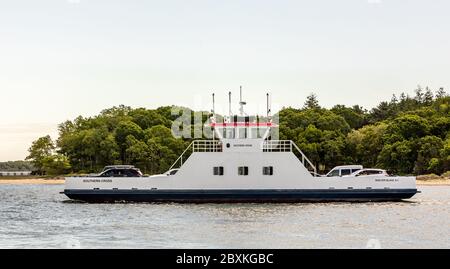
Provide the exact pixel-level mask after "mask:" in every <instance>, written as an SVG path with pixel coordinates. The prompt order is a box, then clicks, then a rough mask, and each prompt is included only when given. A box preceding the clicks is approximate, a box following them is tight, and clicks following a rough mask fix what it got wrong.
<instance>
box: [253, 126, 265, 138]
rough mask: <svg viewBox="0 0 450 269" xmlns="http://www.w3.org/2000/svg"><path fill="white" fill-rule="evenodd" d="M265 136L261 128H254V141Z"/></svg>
mask: <svg viewBox="0 0 450 269" xmlns="http://www.w3.org/2000/svg"><path fill="white" fill-rule="evenodd" d="M263 135H264V133H263V130H262V129H260V128H252V132H251V138H252V139H257V138H262V137H263Z"/></svg>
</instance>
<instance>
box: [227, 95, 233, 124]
mask: <svg viewBox="0 0 450 269" xmlns="http://www.w3.org/2000/svg"><path fill="white" fill-rule="evenodd" d="M228 100H229V101H228V107H229V109H228V113H229V114H228V116H229V117H230V122H231V117H232V116H233V115H232V113H231V92H228Z"/></svg>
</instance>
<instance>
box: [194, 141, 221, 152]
mask: <svg viewBox="0 0 450 269" xmlns="http://www.w3.org/2000/svg"><path fill="white" fill-rule="evenodd" d="M192 147H193V148H192V150H193V152H222V143H220V141H219V140H195V141H194V142H193V145H192Z"/></svg>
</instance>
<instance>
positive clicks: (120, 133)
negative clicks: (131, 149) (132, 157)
mask: <svg viewBox="0 0 450 269" xmlns="http://www.w3.org/2000/svg"><path fill="white" fill-rule="evenodd" d="M129 135H132V136H134V137H135V138H136V139H141V138H142V136H143V131H142V128H141V127H140V126H139V125H137V124H136V123H134V122H132V121H123V122H120V123H119V124H118V126H117V129H116V130H115V140H116V142H117V145H118V146H119V148H120V159H121V160H122V162H123V163H125V157H126V156H125V151H126V149H127V144H126V143H127V137H128V136H129Z"/></svg>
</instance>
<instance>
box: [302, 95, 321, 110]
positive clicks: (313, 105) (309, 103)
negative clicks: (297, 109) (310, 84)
mask: <svg viewBox="0 0 450 269" xmlns="http://www.w3.org/2000/svg"><path fill="white" fill-rule="evenodd" d="M303 108H304V109H319V108H320V105H319V101H318V100H317V95H315V94H314V93H311V94H310V95H308V96H307V97H306V101H305V105H304V106H303Z"/></svg>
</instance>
